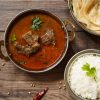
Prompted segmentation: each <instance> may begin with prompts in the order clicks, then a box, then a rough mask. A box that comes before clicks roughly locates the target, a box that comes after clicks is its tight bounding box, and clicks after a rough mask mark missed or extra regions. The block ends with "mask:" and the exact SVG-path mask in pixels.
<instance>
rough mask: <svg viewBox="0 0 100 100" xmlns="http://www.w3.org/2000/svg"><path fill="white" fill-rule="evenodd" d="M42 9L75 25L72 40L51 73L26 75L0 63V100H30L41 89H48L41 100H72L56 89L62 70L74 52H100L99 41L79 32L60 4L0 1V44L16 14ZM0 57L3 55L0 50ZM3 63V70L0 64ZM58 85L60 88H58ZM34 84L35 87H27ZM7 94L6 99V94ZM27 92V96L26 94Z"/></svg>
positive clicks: (54, 1)
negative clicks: (62, 57) (99, 50)
mask: <svg viewBox="0 0 100 100" xmlns="http://www.w3.org/2000/svg"><path fill="white" fill-rule="evenodd" d="M35 8H40V9H45V10H48V11H50V12H52V13H54V14H56V15H57V16H59V17H60V18H61V19H66V18H70V20H71V21H72V22H73V23H74V24H75V26H76V28H77V31H76V38H75V40H74V41H73V42H71V43H69V48H68V52H67V54H66V56H65V58H64V59H63V61H62V62H61V63H60V64H59V65H58V66H57V67H56V68H54V69H53V70H51V71H49V72H47V73H43V74H30V73H26V72H24V71H22V70H20V69H18V68H16V67H15V66H14V65H13V64H12V62H10V61H9V62H5V61H4V60H2V59H0V69H1V71H0V100H32V97H33V96H34V95H35V94H36V93H37V92H38V91H41V89H44V88H45V87H49V91H48V92H47V94H46V95H45V96H44V97H43V99H42V100H51V99H52V100H73V99H72V98H71V96H70V94H69V93H68V90H67V89H66V90H63V89H59V86H61V87H62V86H63V84H64V80H63V75H64V69H65V66H66V64H67V62H68V60H69V59H70V58H71V57H72V56H73V55H74V54H75V53H77V52H78V51H80V50H84V49H90V48H92V49H93V48H95V49H100V37H97V36H94V35H91V34H89V33H87V32H85V31H83V30H82V29H81V28H80V27H79V26H78V25H77V24H76V23H75V22H74V21H73V19H72V17H71V16H70V13H69V11H68V7H67V4H66V3H65V2H64V1H63V0H16V1H13V0H10V1H9V0H5V1H2V0H0V40H3V39H4V33H5V32H4V31H5V29H6V26H7V24H8V23H9V21H10V20H11V19H12V18H13V17H14V16H15V15H16V14H18V13H19V12H20V11H23V10H26V9H35ZM2 50H3V53H4V54H5V53H6V51H5V49H4V48H2ZM3 63H5V66H2V64H3ZM60 81H62V83H63V84H60V85H59V82H60ZM32 83H34V84H35V87H31V84H32ZM8 92H10V95H8V94H7V93H8ZM28 92H31V94H28Z"/></svg>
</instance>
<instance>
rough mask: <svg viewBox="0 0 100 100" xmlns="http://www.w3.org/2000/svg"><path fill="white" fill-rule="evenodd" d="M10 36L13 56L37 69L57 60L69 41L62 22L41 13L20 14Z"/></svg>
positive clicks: (16, 60) (10, 49)
mask: <svg viewBox="0 0 100 100" xmlns="http://www.w3.org/2000/svg"><path fill="white" fill-rule="evenodd" d="M8 37H9V41H8V44H9V45H8V50H9V53H10V55H11V58H12V59H13V60H14V61H15V62H16V63H17V64H19V65H20V66H22V67H23V68H25V69H28V70H34V71H39V70H43V69H46V68H48V67H49V66H50V65H52V64H54V63H55V62H56V61H57V60H58V59H59V58H60V57H61V55H62V53H63V52H64V48H65V42H66V41H65V32H64V30H63V28H62V25H61V22H59V21H57V20H56V19H55V18H53V17H52V16H49V15H46V14H41V13H35V14H28V15H26V16H24V17H22V18H20V19H19V20H18V21H17V22H16V23H15V24H14V25H13V26H12V28H11V30H10V32H9V35H8Z"/></svg>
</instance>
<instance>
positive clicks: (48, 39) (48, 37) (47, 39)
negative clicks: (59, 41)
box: [41, 29, 55, 45]
mask: <svg viewBox="0 0 100 100" xmlns="http://www.w3.org/2000/svg"><path fill="white" fill-rule="evenodd" d="M41 41H42V43H43V44H45V45H48V44H53V45H55V36H54V32H53V30H50V29H48V30H47V32H46V33H45V34H44V35H43V36H42V37H41Z"/></svg>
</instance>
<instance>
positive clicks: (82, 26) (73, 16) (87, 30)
mask: <svg viewBox="0 0 100 100" xmlns="http://www.w3.org/2000/svg"><path fill="white" fill-rule="evenodd" d="M71 1H72V0H68V8H69V11H70V14H71V16H72V18H73V19H74V21H75V22H76V23H77V24H78V25H79V26H80V27H81V28H82V29H83V30H85V31H86V32H88V33H90V34H93V35H96V36H100V34H99V33H97V32H95V31H93V30H91V29H89V28H86V27H85V26H84V25H83V24H82V23H81V22H79V21H78V19H77V18H76V17H75V15H74V14H73V11H72V10H71V9H70V5H72V4H71Z"/></svg>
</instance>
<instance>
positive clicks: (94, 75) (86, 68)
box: [82, 63, 96, 81]
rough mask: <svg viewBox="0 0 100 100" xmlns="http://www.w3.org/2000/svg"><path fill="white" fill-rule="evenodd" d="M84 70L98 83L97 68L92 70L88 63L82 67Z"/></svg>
mask: <svg viewBox="0 0 100 100" xmlns="http://www.w3.org/2000/svg"><path fill="white" fill-rule="evenodd" d="M82 70H83V71H86V75H87V76H88V77H93V78H94V79H95V81H96V68H95V67H91V68H90V64H88V63H86V64H84V65H83V66H82Z"/></svg>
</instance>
